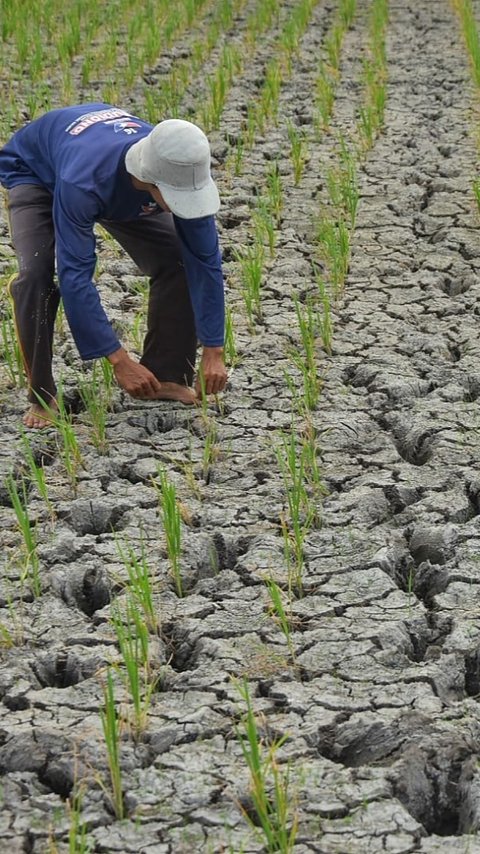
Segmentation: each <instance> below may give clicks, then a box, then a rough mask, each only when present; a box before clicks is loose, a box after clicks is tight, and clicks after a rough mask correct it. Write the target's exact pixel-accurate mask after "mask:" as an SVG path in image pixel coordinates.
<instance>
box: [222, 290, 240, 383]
mask: <svg viewBox="0 0 480 854" xmlns="http://www.w3.org/2000/svg"><path fill="white" fill-rule="evenodd" d="M223 350H224V355H225V364H226V365H227V366H228V367H230V368H234V367H235V365H238V363H239V362H240V356H239V355H238V351H237V345H236V341H235V327H234V322H233V315H232V310H231V308H230V306H229V305H227V306H226V309H225V343H224V348H223Z"/></svg>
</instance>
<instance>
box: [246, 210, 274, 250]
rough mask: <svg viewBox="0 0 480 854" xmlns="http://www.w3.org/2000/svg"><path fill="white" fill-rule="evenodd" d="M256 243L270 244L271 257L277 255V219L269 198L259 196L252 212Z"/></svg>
mask: <svg viewBox="0 0 480 854" xmlns="http://www.w3.org/2000/svg"><path fill="white" fill-rule="evenodd" d="M252 220H253V227H254V238H255V243H264V244H266V245H267V246H268V250H269V254H270V258H272V259H273V258H274V257H275V237H276V235H275V219H274V217H273V215H272V211H271V208H270V204H269V200H268V199H267V198H265V196H259V197H258V199H257V203H256V205H255V209H254V211H253V214H252Z"/></svg>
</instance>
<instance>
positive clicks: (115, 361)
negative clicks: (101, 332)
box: [106, 347, 130, 367]
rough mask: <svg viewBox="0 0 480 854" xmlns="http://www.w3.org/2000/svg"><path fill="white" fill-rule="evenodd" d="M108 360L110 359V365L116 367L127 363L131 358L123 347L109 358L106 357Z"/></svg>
mask: <svg viewBox="0 0 480 854" xmlns="http://www.w3.org/2000/svg"><path fill="white" fill-rule="evenodd" d="M106 358H107V359H108V361H109V362H110V364H111V365H113V367H115V365H119V364H120V362H125V361H126V360H127V359H129V358H130V356H129V355H128V353H127V351H126V350H124V348H123V347H119V349H118V350H115V351H114V352H113V353H110V354H109V355H108V356H106Z"/></svg>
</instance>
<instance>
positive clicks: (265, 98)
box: [259, 57, 282, 128]
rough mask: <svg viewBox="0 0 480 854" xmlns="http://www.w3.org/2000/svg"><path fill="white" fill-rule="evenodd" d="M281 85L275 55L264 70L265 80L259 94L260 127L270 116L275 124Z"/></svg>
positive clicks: (278, 62)
mask: <svg viewBox="0 0 480 854" xmlns="http://www.w3.org/2000/svg"><path fill="white" fill-rule="evenodd" d="M281 85H282V70H281V65H280V60H279V59H278V58H277V57H275V58H274V59H271V60H270V62H269V63H268V65H267V69H266V72H265V81H264V84H263V87H262V92H261V96H260V105H259V112H260V116H261V119H260V124H261V128H263V127H264V123H265V121H266V120H267V119H269V118H272V119H273V121H274V122H275V124H276V123H277V116H278V99H279V97H280V88H281Z"/></svg>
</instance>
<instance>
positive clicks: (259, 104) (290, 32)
mask: <svg viewBox="0 0 480 854" xmlns="http://www.w3.org/2000/svg"><path fill="white" fill-rule="evenodd" d="M318 2H319V0H300V2H299V3H298V5H297V6H295V7H294V9H293V10H292V12H291V13H290V15H289V17H288V18H287V20H286V21H285V23H284V25H283V27H282V30H281V33H280V35H279V36H278V39H277V40H276V46H275V48H276V49H275V54H274V56H273V57H272V58H271V59H270V60H269V62H268V64H267V66H266V69H265V74H264V82H263V85H262V87H261V89H260V92H259V95H258V96H257V98H255V100H254V101H251V102H250V104H249V105H247V117H248V116H249V110H250V121H247V126H246V128H245V130H244V134H243V135H244V139H245V143H246V145H247V147H248V148H252V147H253V143H254V139H255V134H256V133H264V132H265V129H266V124H267V122H268V121H273V122H274V123H275V124H276V123H277V118H278V104H279V97H280V91H281V87H282V85H283V84H284V83H285V82H286V81H287V80H288V78H289V77H290V76H291V74H292V70H293V64H292V60H293V57H294V56H295V55H296V53H297V51H298V48H299V45H300V41H301V38H302V36H303V34H304V32H305V30H306V29H307V26H308V23H309V21H310V18H311V16H312V13H313V10H314V8H315V6H316V5H317V3H318Z"/></svg>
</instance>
